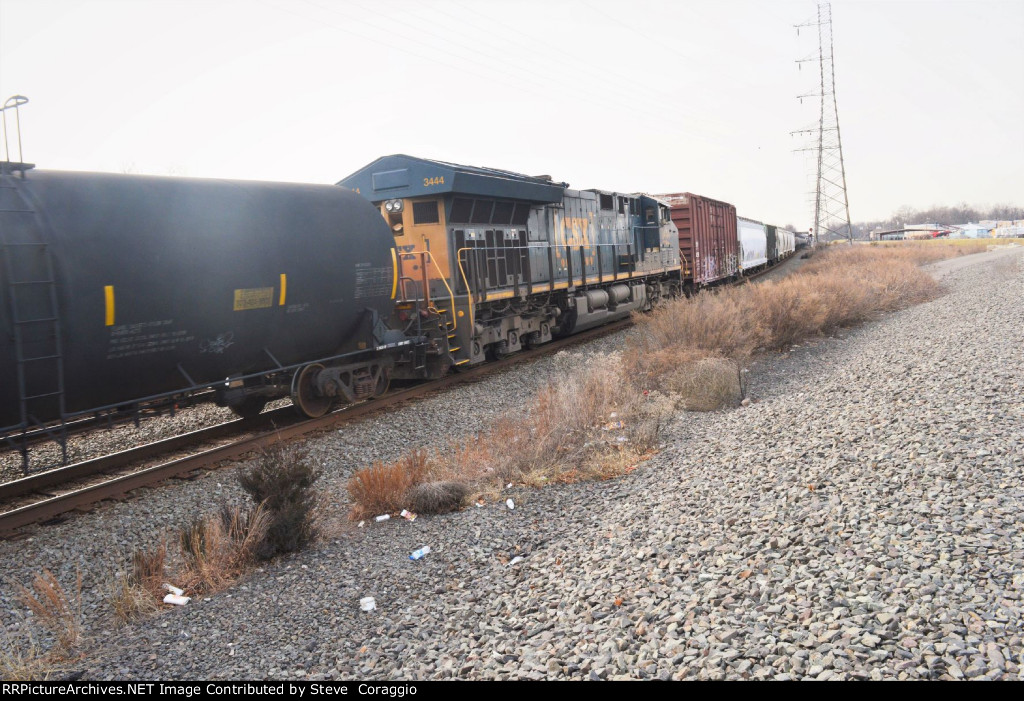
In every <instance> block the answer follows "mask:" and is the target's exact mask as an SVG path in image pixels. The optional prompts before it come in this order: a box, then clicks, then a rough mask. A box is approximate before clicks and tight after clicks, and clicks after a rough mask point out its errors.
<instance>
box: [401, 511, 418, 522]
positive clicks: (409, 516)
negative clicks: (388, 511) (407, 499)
mask: <svg viewBox="0 0 1024 701" xmlns="http://www.w3.org/2000/svg"><path fill="white" fill-rule="evenodd" d="M402 518H404V519H405V520H406V521H415V520H416V514H414V513H413V512H411V511H406V510H405V509H402Z"/></svg>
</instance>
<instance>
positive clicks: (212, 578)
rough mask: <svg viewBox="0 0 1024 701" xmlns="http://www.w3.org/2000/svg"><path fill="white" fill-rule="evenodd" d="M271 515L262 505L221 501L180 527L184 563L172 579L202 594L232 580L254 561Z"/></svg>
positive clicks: (193, 592) (185, 588)
mask: <svg viewBox="0 0 1024 701" xmlns="http://www.w3.org/2000/svg"><path fill="white" fill-rule="evenodd" d="M269 522H270V518H269V514H268V513H267V510H266V509H265V508H264V507H263V506H262V505H259V506H256V507H254V508H252V509H246V508H243V507H240V506H232V505H224V506H223V507H222V508H221V510H220V512H218V513H216V514H214V515H212V516H206V517H204V518H200V519H197V520H196V521H194V522H193V523H191V524H190V525H188V526H186V527H185V528H183V529H182V530H181V532H180V534H179V543H180V546H181V554H182V560H183V565H182V568H181V570H180V571H179V572H178V573H177V575H176V577H175V581H176V583H177V584H178V586H179V587H180V588H182V589H184V590H185V591H186V593H192V594H201V593H208V592H212V591H217V590H219V589H223V588H224V587H226V586H228V585H230V584H232V583H233V582H234V581H235V580H236V579H238V577H239V576H241V575H242V573H244V572H245V571H246V570H248V569H250V568H251V567H252V566H253V564H254V563H255V561H256V551H257V548H258V547H259V545H260V543H261V542H262V540H263V538H264V536H265V535H266V531H267V527H268V525H269Z"/></svg>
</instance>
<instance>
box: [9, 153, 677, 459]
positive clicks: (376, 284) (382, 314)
mask: <svg viewBox="0 0 1024 701" xmlns="http://www.w3.org/2000/svg"><path fill="white" fill-rule="evenodd" d="M341 185H343V187H338V186H330V185H297V184H286V183H261V182H245V181H225V180H201V179H191V178H168V177H152V176H137V175H113V174H98V173H71V172H49V171H43V170H36V169H34V168H33V167H32V166H31V165H30V164H25V163H12V162H5V163H3V164H0V258H2V259H3V260H2V261H0V270H2V271H3V280H4V282H3V284H0V327H2V329H3V332H4V342H3V343H2V344H0V437H3V438H5V439H7V440H8V442H9V443H11V442H12V437H16V436H18V435H19V434H20V435H24V433H25V432H26V431H27V430H29V429H34V428H36V427H43V426H48V425H54V424H59V425H63V424H64V423H65V422H67V421H68V420H70V419H73V418H76V417H79V416H83V415H103V414H113V413H119V412H124V411H135V410H137V409H138V407H149V406H152V407H160V406H165V405H167V404H173V403H175V402H178V401H180V400H181V399H183V398H187V397H192V396H196V395H197V393H201V392H204V391H205V392H208V393H209V394H210V396H212V397H213V398H214V399H215V400H216V401H217V403H219V404H221V405H224V406H228V407H230V408H231V409H232V410H233V411H234V412H235V413H237V414H239V415H241V416H253V415H255V414H258V413H259V412H260V411H261V410H262V409H263V407H264V406H265V404H266V402H267V401H269V400H271V399H276V398H279V397H285V396H290V397H291V399H292V401H293V403H294V404H295V406H296V408H297V409H298V410H299V411H300V412H301V413H302V414H304V415H306V416H310V417H315V416H320V415H323V414H324V413H326V412H327V411H328V410H329V409H330V408H331V407H332V406H333V405H334V404H335V403H337V402H354V401H358V400H361V399H365V398H370V397H374V396H377V395H379V394H380V393H381V392H383V391H384V390H385V389H386V388H387V386H388V383H389V381H390V380H391V379H430V378H435V377H439V376H441V375H443V374H445V373H446V372H448V371H449V370H450V368H452V367H461V366H467V365H474V364H477V363H480V362H483V361H484V360H485V359H487V358H488V357H500V356H503V355H505V354H508V353H512V352H515V351H516V350H519V349H520V348H522V347H524V346H533V345H537V344H541V343H544V342H546V341H549V340H551V338H552V337H555V336H562V335H568V334H571V333H574V332H576V331H580V330H583V329H587V328H591V327H593V326H596V325H598V324H601V323H605V322H606V321H611V320H614V319H618V318H622V317H625V316H628V315H629V314H630V313H631V312H632V311H634V310H644V309H649V308H650V307H651V306H652V305H653V304H654V303H656V302H657V301H658V300H659V299H662V298H664V297H666V296H670V295H673V294H677V293H678V292H679V289H680V275H679V274H680V259H679V248H678V233H677V231H676V228H675V226H674V224H673V223H672V221H671V217H670V214H669V208H668V205H667V204H666V203H665V202H662V201H659V200H657V199H656V198H653V197H649V196H646V195H634V194H624V193H615V192H607V191H599V190H585V191H577V190H570V189H569V188H568V185H567V184H566V183H555V182H553V181H552V180H551V179H550V178H545V177H539V178H537V177H529V176H523V175H518V174H515V173H509V172H505V171H499V170H493V169H485V168H471V167H467V166H456V165H454V164H448V163H442V162H439V161H428V160H423V159H415V158H410V157H408V156H390V157H387V158H382V159H379V160H378V161H375V162H374V163H373V164H370V165H369V166H367V167H366V168H363V169H362V170H360V171H358V172H357V173H355V174H353V175H352V176H350V177H349V178H347V179H345V180H343V181H342V182H341ZM371 202H373V204H372V203H371ZM375 205H376V206H375Z"/></svg>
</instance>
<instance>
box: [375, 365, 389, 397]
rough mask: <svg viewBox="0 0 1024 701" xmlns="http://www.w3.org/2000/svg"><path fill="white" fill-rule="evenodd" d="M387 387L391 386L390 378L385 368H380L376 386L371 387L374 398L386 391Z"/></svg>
mask: <svg viewBox="0 0 1024 701" xmlns="http://www.w3.org/2000/svg"><path fill="white" fill-rule="evenodd" d="M389 387H391V378H390V377H389V376H388V373H387V371H386V370H382V371H381V373H380V377H378V378H377V386H376V387H374V388H373V397H374V399H376V398H377V397H379V396H380V395H382V394H384V393H385V392H387V391H388V388H389Z"/></svg>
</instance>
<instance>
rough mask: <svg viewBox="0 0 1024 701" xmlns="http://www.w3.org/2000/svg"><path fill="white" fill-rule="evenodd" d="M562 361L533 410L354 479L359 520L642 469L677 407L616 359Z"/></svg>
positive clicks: (355, 516)
mask: <svg viewBox="0 0 1024 701" xmlns="http://www.w3.org/2000/svg"><path fill="white" fill-rule="evenodd" d="M559 356H560V357H561V363H562V364H563V365H567V367H563V368H561V369H560V370H559V371H558V372H556V373H555V377H556V378H557V379H556V380H554V381H553V382H552V383H551V384H550V385H549V386H547V387H545V388H543V389H542V390H541V391H540V392H539V393H538V394H537V396H536V397H535V398H534V399H533V401H532V402H530V403H529V404H528V406H527V409H526V411H525V412H521V413H509V414H506V415H505V416H503V417H501V418H499V419H498V420H497V421H495V422H494V423H493V424H492V425H491V426H490V427H489V428H488V429H486V430H485V431H482V432H480V433H479V434H477V435H475V436H472V437H470V438H468V439H462V440H459V441H455V442H453V443H451V444H450V445H448V446H447V447H446V448H444V449H441V450H438V451H436V452H433V453H428V452H426V451H424V450H422V449H421V450H416V451H413V452H412V453H410V454H408V455H406V456H405V457H403V458H402V459H401V460H399V461H397V462H395V463H392V464H389V465H384V464H381V463H377V464H374V465H373V466H372V467H369V468H366V469H363V470H360V471H358V472H356V473H355V474H354V475H353V476H352V478H351V479H350V480H349V483H348V491H349V495H350V496H351V497H352V501H353V504H354V505H353V507H352V511H351V514H350V516H351V518H353V519H356V520H358V519H362V518H366V517H369V516H373V515H376V514H384V513H395V512H397V511H399V510H400V509H403V508H408V509H411V510H412V511H415V512H418V513H443V512H445V511H451V510H454V509H456V508H459V507H460V506H461V505H462V504H463V503H464V502H465V500H466V498H467V497H468V496H469V495H472V494H478V495H479V494H492V495H495V494H497V493H499V492H500V491H501V489H503V488H504V486H505V485H506V484H507V483H509V482H520V483H527V484H537V485H539V484H543V483H545V482H552V481H563V482H564V481H575V480H578V479H606V478H609V477H613V476H615V475H619V474H622V473H623V472H624V471H626V470H628V469H629V468H630V467H632V466H635V465H636V463H637V462H638V461H639V460H642V459H643V458H644V456H646V455H648V454H649V453H650V451H651V450H652V449H653V448H654V446H655V445H656V444H657V441H658V436H659V432H660V429H661V425H662V424H663V423H664V420H665V417H666V416H667V415H668V414H669V413H670V412H671V410H672V403H671V402H670V401H668V400H667V399H666V398H665V397H664V396H663V395H662V394H660V393H658V392H643V391H641V390H639V389H637V388H636V387H634V386H633V385H631V384H630V383H629V382H628V381H627V380H626V379H625V378H624V375H623V372H622V364H621V362H620V357H619V355H618V354H607V355H602V354H591V355H587V356H574V355H572V354H564V353H563V354H559Z"/></svg>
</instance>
